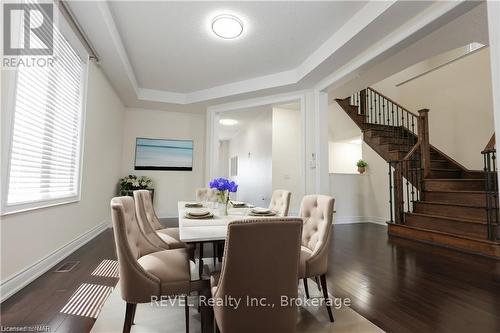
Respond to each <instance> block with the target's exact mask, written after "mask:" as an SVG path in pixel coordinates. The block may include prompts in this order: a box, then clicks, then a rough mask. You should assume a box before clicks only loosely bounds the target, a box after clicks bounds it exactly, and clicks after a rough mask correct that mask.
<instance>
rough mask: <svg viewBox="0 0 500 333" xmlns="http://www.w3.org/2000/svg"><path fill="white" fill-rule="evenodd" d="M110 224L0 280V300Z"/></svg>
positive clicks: (32, 279) (95, 228) (105, 223)
mask: <svg viewBox="0 0 500 333" xmlns="http://www.w3.org/2000/svg"><path fill="white" fill-rule="evenodd" d="M110 226H111V225H110V223H109V221H106V222H103V223H101V224H99V225H97V226H95V227H94V228H92V229H90V230H89V231H87V232H86V233H84V234H83V235H80V236H78V237H77V238H75V239H73V240H72V241H71V242H69V243H67V244H66V245H64V246H62V247H60V248H59V249H57V250H55V251H54V252H52V253H51V254H49V255H48V256H46V257H45V258H42V259H40V260H39V261H37V262H35V263H34V264H32V265H31V266H28V267H26V268H25V269H23V270H21V271H19V272H17V273H15V274H13V275H11V276H10V277H8V278H6V279H5V280H4V281H1V282H0V302H3V301H5V300H6V299H7V298H9V297H10V296H12V295H14V294H15V293H16V292H18V291H19V290H21V289H22V288H24V287H25V286H26V285H28V284H29V283H31V282H32V281H34V280H35V279H36V278H38V277H39V276H40V275H42V274H43V273H45V272H47V271H48V270H49V269H51V268H52V267H53V266H54V265H56V264H57V263H59V262H60V261H61V260H63V259H64V258H66V257H67V256H69V255H70V254H71V253H73V252H74V251H76V250H77V249H78V248H80V247H81V246H83V245H85V244H86V243H88V242H89V241H90V240H92V239H93V238H95V237H96V236H97V235H99V234H100V233H101V232H103V231H104V230H106V229H107V228H109V227H110Z"/></svg>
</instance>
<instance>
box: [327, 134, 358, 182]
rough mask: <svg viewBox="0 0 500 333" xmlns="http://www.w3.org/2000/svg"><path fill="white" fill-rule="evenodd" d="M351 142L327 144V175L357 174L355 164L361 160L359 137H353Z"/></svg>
mask: <svg viewBox="0 0 500 333" xmlns="http://www.w3.org/2000/svg"><path fill="white" fill-rule="evenodd" d="M351 140H352V141H358V140H359V143H357V142H356V143H353V142H349V141H346V142H329V143H328V164H329V166H328V167H329V173H354V174H357V173H358V167H357V166H356V163H357V162H358V161H359V160H360V159H362V158H363V152H362V148H361V139H360V137H354V138H352V139H351Z"/></svg>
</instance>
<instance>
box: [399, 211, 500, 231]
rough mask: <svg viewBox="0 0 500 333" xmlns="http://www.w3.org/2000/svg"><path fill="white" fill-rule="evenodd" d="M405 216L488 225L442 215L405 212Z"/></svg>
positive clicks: (473, 220)
mask: <svg viewBox="0 0 500 333" xmlns="http://www.w3.org/2000/svg"><path fill="white" fill-rule="evenodd" d="M405 214H410V215H415V216H422V217H428V218H433V219H441V220H449V221H454V222H459V223H475V224H484V225H487V224H488V222H486V221H484V220H475V219H470V218H468V219H464V218H456V217H449V216H444V215H432V214H423V213H408V212H406V213H405ZM493 225H496V224H495V223H494V224H493ZM431 230H432V229H431Z"/></svg>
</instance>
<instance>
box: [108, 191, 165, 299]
mask: <svg viewBox="0 0 500 333" xmlns="http://www.w3.org/2000/svg"><path fill="white" fill-rule="evenodd" d="M111 218H112V221H113V233H114V236H115V244H116V254H117V257H118V267H119V272H120V288H121V295H122V298H123V299H124V300H125V301H127V302H131V303H143V302H147V301H148V298H149V299H150V296H151V295H157V294H158V287H159V283H158V278H156V277H154V276H153V275H151V274H149V273H147V272H146V271H144V269H143V268H142V267H141V266H140V265H139V263H138V262H137V259H139V258H140V257H142V256H144V255H146V254H149V253H152V252H156V251H161V250H162V249H161V248H158V247H156V246H154V245H153V244H152V243H150V242H149V241H148V239H147V238H146V237H145V235H144V234H143V233H142V231H141V229H140V228H139V225H138V223H137V220H136V216H135V208H134V200H133V199H132V198H131V197H116V198H113V199H111Z"/></svg>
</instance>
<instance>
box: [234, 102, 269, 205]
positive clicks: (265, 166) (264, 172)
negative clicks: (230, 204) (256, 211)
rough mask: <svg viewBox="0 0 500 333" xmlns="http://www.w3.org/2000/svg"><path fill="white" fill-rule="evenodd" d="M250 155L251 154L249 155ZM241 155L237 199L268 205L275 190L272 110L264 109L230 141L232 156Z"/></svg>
mask: <svg viewBox="0 0 500 333" xmlns="http://www.w3.org/2000/svg"><path fill="white" fill-rule="evenodd" d="M249 154H250V156H249ZM233 156H238V175H237V176H236V177H231V178H232V179H233V180H234V181H236V183H237V184H238V185H239V187H238V192H237V194H236V198H237V199H238V200H241V201H245V202H249V203H251V204H254V205H258V206H264V207H266V206H268V205H269V200H270V196H271V191H272V110H271V107H269V110H268V111H265V112H262V113H261V114H260V115H259V116H258V117H257V118H255V119H254V120H253V121H251V122H250V123H248V124H247V125H246V126H245V127H244V128H242V129H241V130H240V132H239V133H238V134H237V135H236V136H235V137H233V138H231V140H230V141H229V158H231V157H233Z"/></svg>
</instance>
